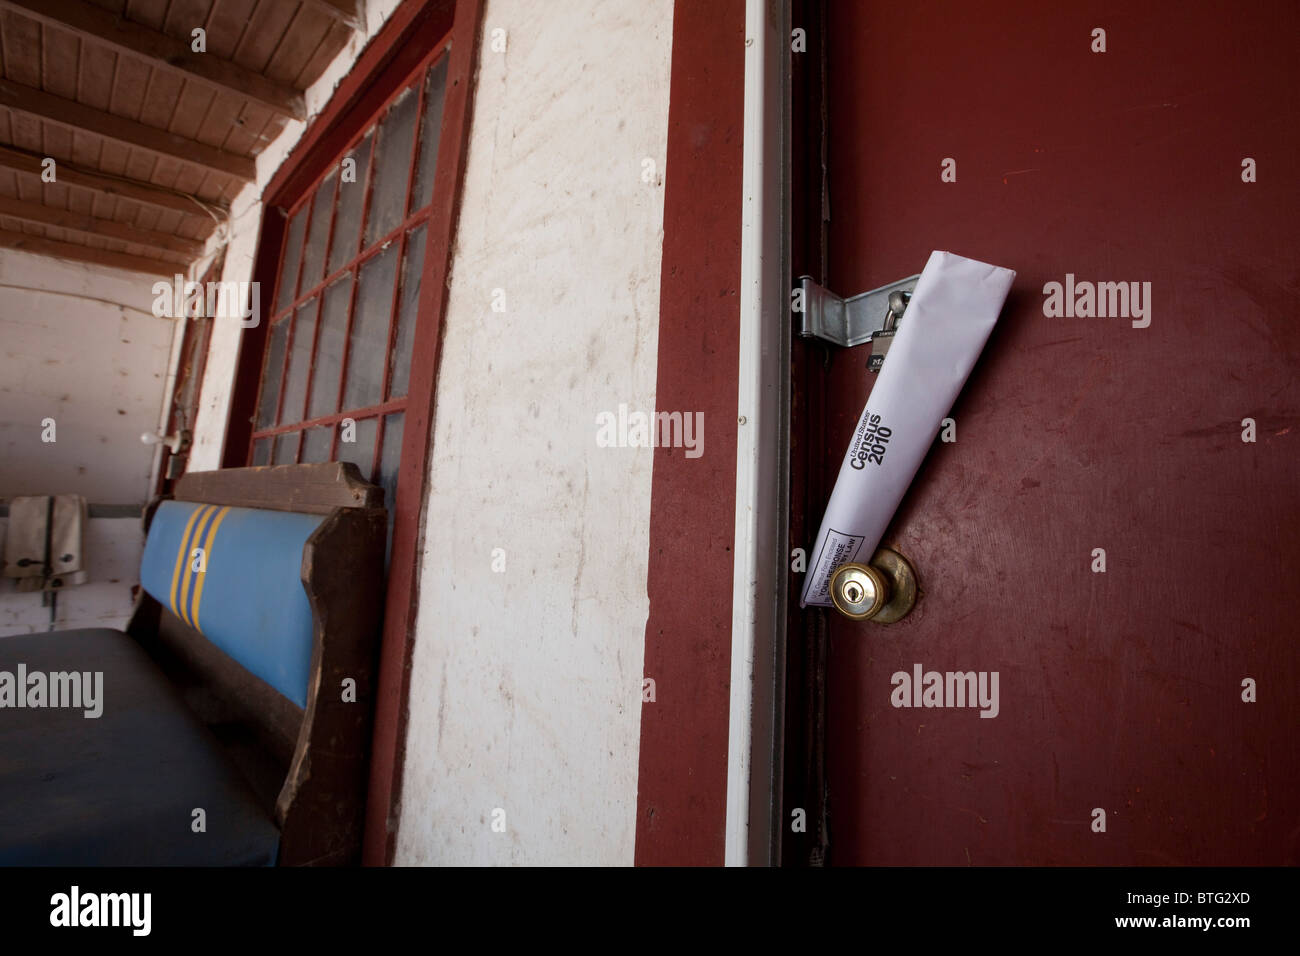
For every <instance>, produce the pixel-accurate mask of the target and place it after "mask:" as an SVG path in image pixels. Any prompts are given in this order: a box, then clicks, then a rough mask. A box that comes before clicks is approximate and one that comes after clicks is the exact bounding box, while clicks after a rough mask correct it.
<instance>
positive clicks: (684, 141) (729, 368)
mask: <svg viewBox="0 0 1300 956" xmlns="http://www.w3.org/2000/svg"><path fill="white" fill-rule="evenodd" d="M744 74H745V5H744V2H743V0H711V2H704V0H678V2H677V4H676V7H675V10H674V13H673V49H672V79H671V88H670V100H669V108H668V145H667V166H666V174H665V176H666V189H665V194H664V245H663V267H662V279H661V283H660V305H659V368H658V378H657V385H656V393H657V398H656V402H655V404H656V406H657V408H658V410H660V411H681V412H683V413H686V412H697V411H698V412H703V413H704V436H705V441H704V454H703V455H702V456H701V457H699V458H686V457H685V456H684V450H683V449H680V448H659V449H656V450H655V452H654V456H655V457H654V475H653V481H652V486H651V494H650V565H649V578H648V582H647V588H648V591H649V596H650V617H649V620H648V621H647V623H646V636H645V671H644V673H645V676H646V677H650V678H653V679H654V681H655V693H656V698H657V699H656V700H655V701H654V702H653V703H644V704H642V705H641V753H640V770H639V778H638V794H637V827H636V862H637V864H638V865H657V864H678V865H680V864H693V865H700V864H703V865H721V864H722V862H723V854H724V844H725V829H726V810H727V714H728V694H729V688H730V678H731V587H732V562H733V555H732V550H731V549H732V542H733V539H734V530H735V509H736V389H737V374H738V365H739V350H740V338H739V328H740V294H739V288H740V223H741V201H742V191H741V189H742V186H741V159H742V150H743V146H744Z"/></svg>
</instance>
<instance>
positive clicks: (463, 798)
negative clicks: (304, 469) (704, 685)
mask: <svg viewBox="0 0 1300 956" xmlns="http://www.w3.org/2000/svg"><path fill="white" fill-rule="evenodd" d="M497 29H503V30H505V31H506V32H507V50H506V52H504V53H500V52H494V51H493V50H492V49H491V38H492V33H493V31H494V30H497ZM671 39H672V2H671V0H651V2H639V0H638V2H632V0H627V2H617V3H610V2H598V0H566V2H565V3H563V4H559V3H555V4H552V3H537V2H530V0H490V2H489V3H488V4H487V8H486V15H485V32H484V43H483V50H482V53H481V59H480V72H479V76H478V85H477V94H476V99H475V103H474V106H473V120H472V126H471V134H470V135H471V138H470V146H469V154H468V166H467V172H466V177H465V187H464V195H463V202H462V209H461V216H460V226H459V233H458V235H457V237H456V242H455V246H454V250H455V254H454V262H453V268H452V276H451V285H450V290H451V291H450V300H449V305H448V313H447V318H446V332H445V339H444V344H443V351H442V361H441V369H440V372H439V378H438V405H437V416H436V423H435V429H434V437H433V447H432V460H431V474H432V477H431V487H430V489H429V501H428V516H427V522H426V530H425V536H426V537H425V551H424V555H423V565H422V570H421V579H420V580H421V584H420V603H419V615H418V620H417V636H416V643H415V648H414V661H413V668H414V669H413V673H412V679H411V695H410V717H409V726H408V737H407V747H406V763H405V780H404V787H403V791H402V795H401V823H400V828H399V832H398V838H397V862H398V863H399V864H423V863H435V864H445V863H458V864H576V863H584V864H606V865H608V864H616V865H617V864H631V863H632V862H633V849H634V840H635V830H636V827H635V816H636V793H637V760H638V743H639V735H640V707H641V704H640V699H641V679H642V673H641V666H642V661H643V650H644V630H645V623H646V617H647V613H648V607H649V601H648V597H647V594H646V573H647V561H648V552H649V544H648V542H649V526H650V480H651V453H650V451H649V450H648V449H628V448H623V449H617V448H599V447H597V445H596V438H595V436H596V424H595V422H596V416H597V414H598V413H600V412H602V411H609V412H616V411H617V409H618V406H619V404H620V403H626V404H627V405H628V406H629V407H630V408H633V409H642V410H646V411H649V410H651V409H653V408H654V388H655V369H656V359H657V341H658V315H659V265H660V256H661V251H662V239H663V231H662V221H663V184H662V176H661V175H659V173H661V171H662V170H663V168H664V146H665V143H666V138H667V122H668V91H669V65H670V52H671V51H670V46H671ZM646 159H650V160H652V161H653V163H654V171H655V172H654V173H652V175H651V176H650V177H649V178H650V182H646V181H645V179H643V176H642V173H643V171H644V170H645V169H646V167H645V166H643V161H644V160H646ZM497 289H500V290H502V291H503V292H504V293H505V304H506V311H505V312H495V311H493V310H492V308H491V305H492V301H493V295H494V290H497ZM496 548H501V549H504V552H505V554H504V560H505V570H504V571H503V572H498V571H494V570H493V550H494V549H496ZM498 566H499V565H498ZM496 810H502V811H504V824H505V826H504V832H496V831H494V829H493V822H494V820H500V819H501V817H500V816H499V815H494V811H496Z"/></svg>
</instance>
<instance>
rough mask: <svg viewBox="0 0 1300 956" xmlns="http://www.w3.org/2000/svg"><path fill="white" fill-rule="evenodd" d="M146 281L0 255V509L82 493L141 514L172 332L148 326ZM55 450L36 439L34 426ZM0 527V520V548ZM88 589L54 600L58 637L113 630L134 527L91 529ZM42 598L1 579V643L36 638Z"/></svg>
mask: <svg viewBox="0 0 1300 956" xmlns="http://www.w3.org/2000/svg"><path fill="white" fill-rule="evenodd" d="M154 281H155V279H154V277H153V276H145V275H140V274H136V273H131V272H123V271H121V270H118V269H108V268H102V267H99V266H91V265H86V264H84V263H75V262H65V261H62V260H58V259H51V258H47V257H45V256H35V255H31V254H30V253H25V252H18V251H15V250H8V249H6V250H4V251H3V253H0V499H4V498H11V497H15V496H18V495H46V494H80V495H84V496H85V497H86V498H87V499H88V500H89V501H90V502H91V503H93V504H108V505H142V504H143V503H144V502H145V501H147V500H148V498H149V495H150V488H151V481H150V476H151V473H152V469H153V467H154V460H155V448H153V447H150V446H147V445H143V444H141V442H140V435H141V433H142V432H154V431H157V430H158V425H159V421H160V417H161V414H162V410H163V402H164V396H165V395H166V392H167V381H168V378H167V377H168V374H169V363H170V357H171V351H172V347H173V339H174V337H175V336H176V333H177V332H178V327H177V325H176V323H175V322H173V321H171V320H169V319H159V318H155V317H154V316H153V315H152V314H151V310H150V307H151V305H152V303H153V295H152V292H151V286H152V284H153V282H154ZM46 418H52V419H53V420H54V423H55V424H54V428H55V431H54V439H55V440H54V441H53V442H45V441H42V440H41V439H42V431H43V429H42V425H41V422H42V420H43V419H46ZM4 530H7V522H6V521H4V519H0V538H2V537H3V531H4ZM85 542H86V554H87V561H88V571H89V576H90V580H89V581H88V582H87V583H86V584H82V585H78V586H76V587H72V588H69V589H68V590H67V591H65V592H63V593H62V594H61V595H60V598H59V608H58V610H59V615H58V624H59V626H60V627H91V626H98V627H103V626H121V625H122V624H123V623H125V621H126V618H127V616H128V615H129V613H130V610H131V601H132V598H131V586H132V585H133V584H135V583H136V582H137V581H138V579H139V574H138V568H139V563H140V553H141V550H142V548H143V543H144V542H143V536H142V534H141V529H140V522H139V521H138V520H137V519H105V520H97V519H92V520H91V521H90V526H89V527H88V528H87V530H86V536H85ZM40 603H41V596H40V595H39V594H19V593H17V592H16V591H15V590H14V582H13V581H11V580H8V579H5V580H0V636H3V635H6V634H22V633H28V632H29V631H32V630H41V631H43V630H45V629H46V626H47V624H48V621H49V611H48V609H46V608H42V607H41V606H40Z"/></svg>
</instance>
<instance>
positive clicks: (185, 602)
mask: <svg viewBox="0 0 1300 956" xmlns="http://www.w3.org/2000/svg"><path fill="white" fill-rule="evenodd" d="M216 513H217V506H216V505H205V506H204V509H203V516H202V517H200V518H199V523H198V524H196V525H195V526H194V534H193V535H192V536H191V537H190V543H189V547H188V548H187V549H186V550H187V557H186V558H185V575H184V577H182V578H181V597H180V601H179V602H178V604H179V606H180V609H181V611H180V614H181V620H182V621H184V622H185V623H186V624H189V625H190V626H191V627H193V626H194V622H193V621H191V620H190V615H189V607H190V600H191V599H192V598H193V597H194V581H195V579H196V578H198V573H197V572H196V571H195V570H194V549H195V548H197V547H198V546H199V542H200V541H202V540H203V533H204V532H205V531H206V530H207V528H208V525H210V524H211V523H212V516H213V515H214V514H216ZM207 559H208V556H207V555H206V554H204V556H203V560H204V562H205V564H204V566H205V567H206V566H207V565H206V562H207Z"/></svg>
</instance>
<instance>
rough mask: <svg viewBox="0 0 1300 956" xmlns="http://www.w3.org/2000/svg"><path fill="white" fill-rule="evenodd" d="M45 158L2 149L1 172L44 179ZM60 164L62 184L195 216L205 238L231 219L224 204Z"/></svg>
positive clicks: (58, 168)
mask: <svg viewBox="0 0 1300 956" xmlns="http://www.w3.org/2000/svg"><path fill="white" fill-rule="evenodd" d="M41 158H42V157H40V156H36V155H34V154H32V153H26V152H23V151H22V150H19V149H14V148H13V147H10V146H0V169H12V170H13V171H14V172H18V173H25V174H27V175H29V176H35V177H36V178H37V179H40V176H41V170H42V166H41ZM56 162H57V165H56V166H55V175H56V176H57V177H58V179H57V181H58V182H60V183H64V184H65V185H68V186H79V187H81V188H82V189H91V190H94V191H95V192H97V193H103V194H104V195H106V196H118V197H121V198H122V199H129V200H131V201H132V202H138V203H143V204H145V205H146V206H153V207H155V208H157V209H167V210H172V211H175V212H179V213H184V214H185V215H187V216H192V217H194V218H195V219H197V221H198V222H199V224H200V225H199V230H200V232H201V233H202V234H203V236H204V237H205V238H206V237H207V236H210V235H211V234H212V231H213V230H214V229H216V227H217V222H218V219H225V218H227V217H228V216H229V215H230V209H229V208H228V207H227V205H226V204H225V203H224V202H217V201H210V200H202V199H198V198H197V197H194V196H191V195H189V194H188V193H179V192H175V191H174V190H170V189H164V188H163V187H161V186H155V185H153V183H144V182H140V181H139V180H137V179H127V178H125V177H122V176H110V175H108V174H107V173H101V172H96V171H95V170H92V169H85V168H83V167H80V166H75V165H73V164H72V163H66V162H64V161H63V160H61V159H60V160H57V161H56ZM213 214H215V216H216V218H214V215H213Z"/></svg>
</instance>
